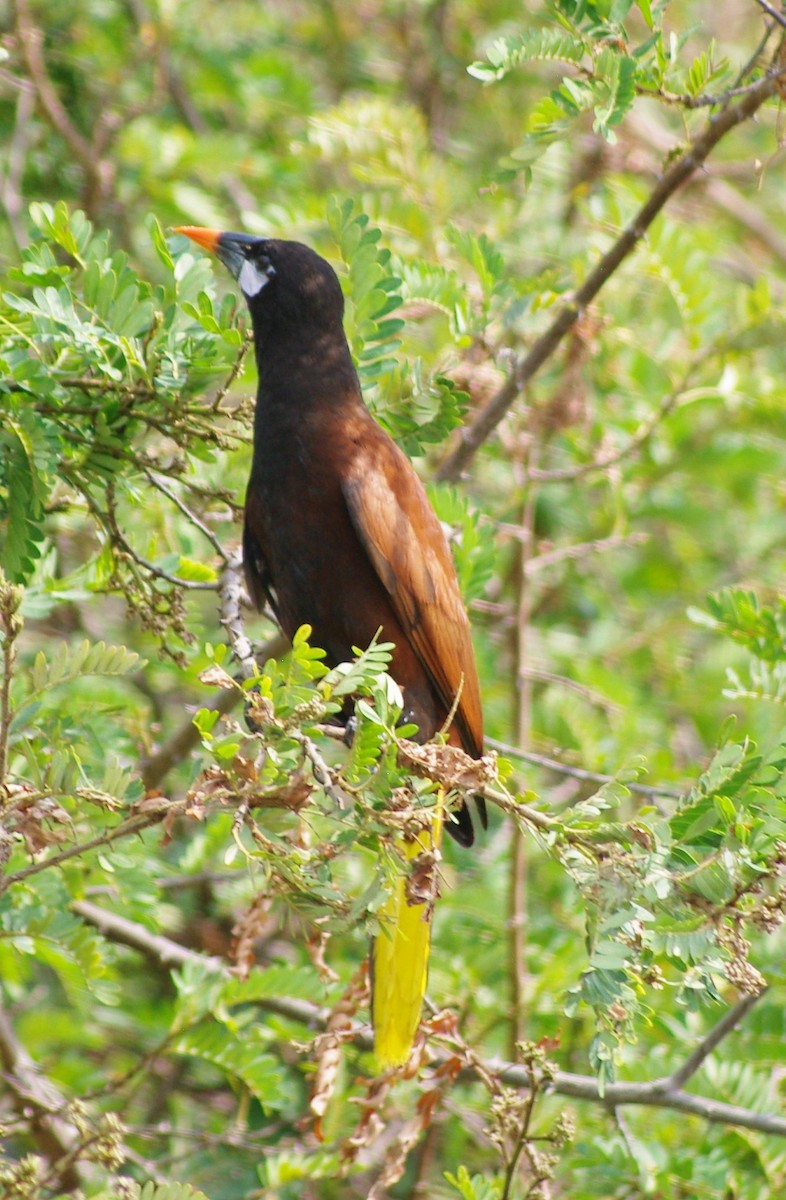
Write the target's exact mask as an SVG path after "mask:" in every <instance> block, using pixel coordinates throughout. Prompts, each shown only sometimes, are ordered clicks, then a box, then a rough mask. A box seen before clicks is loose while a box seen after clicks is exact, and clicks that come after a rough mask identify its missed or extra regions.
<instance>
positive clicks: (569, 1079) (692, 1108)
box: [71, 900, 786, 1138]
mask: <svg viewBox="0 0 786 1200" xmlns="http://www.w3.org/2000/svg"><path fill="white" fill-rule="evenodd" d="M71 907H72V909H73V911H74V912H76V913H79V915H80V916H81V917H82V918H83V919H84V920H86V921H88V923H89V924H91V925H94V926H95V927H96V928H97V929H100V930H101V932H102V933H103V934H104V936H105V937H108V938H109V939H110V940H112V941H117V942H119V943H121V944H122V945H124V946H129V947H131V948H133V949H136V950H139V951H141V952H142V953H143V954H146V955H148V956H152V957H154V958H158V961H160V962H161V963H163V964H164V965H167V966H182V965H184V964H185V963H189V962H199V963H202V964H207V965H208V966H209V967H211V968H214V969H215V970H216V972H217V974H219V975H226V976H227V978H228V977H229V974H230V971H229V966H228V964H227V963H225V962H223V961H222V960H221V959H217V958H215V957H208V956H207V955H204V954H199V953H197V951H195V950H189V949H187V948H186V947H185V946H179V945H178V944H177V943H176V942H172V941H170V939H169V938H166V937H163V936H162V935H160V934H152V933H150V932H149V931H148V930H147V929H145V928H144V927H143V926H141V925H137V924H136V922H134V921H129V920H127V919H126V918H125V917H120V916H117V915H116V914H115V913H111V912H107V911H106V910H105V909H101V908H99V907H98V906H97V905H95V904H91V903H90V902H89V901H86V900H77V901H74V903H73V904H72V906H71ZM761 995H763V993H759V994H758V995H756V996H744V997H743V998H742V999H741V1000H740V1001H738V1003H737V1004H735V1005H734V1006H733V1007H732V1008H730V1009H729V1010H728V1012H727V1013H725V1014H724V1016H723V1017H722V1018H721V1020H720V1021H719V1022H718V1023H717V1025H715V1026H714V1027H713V1029H711V1030H710V1032H709V1033H708V1034H707V1036H706V1037H705V1038H704V1039H703V1040H702V1042H701V1043H700V1044H699V1046H698V1047H697V1048H696V1049H695V1050H694V1051H693V1053H692V1054H691V1055H690V1057H689V1058H688V1059H687V1060H686V1062H685V1063H684V1064H683V1066H682V1067H680V1068H678V1070H676V1071H675V1072H674V1073H673V1074H672V1075H670V1076H666V1077H664V1078H660V1079H653V1080H647V1081H644V1082H630V1083H627V1082H626V1083H607V1084H606V1086H605V1088H604V1089H603V1090H602V1091H601V1090H600V1088H599V1085H598V1081H597V1079H596V1078H595V1077H594V1076H592V1075H577V1074H575V1073H574V1072H572V1071H556V1072H555V1075H554V1080H553V1083H552V1084H551V1085H550V1088H549V1090H550V1091H553V1092H556V1093H557V1094H558V1095H561V1096H572V1097H573V1098H574V1099H576V1100H586V1101H589V1102H591V1103H596V1104H601V1105H603V1107H604V1108H607V1109H610V1110H612V1111H613V1110H614V1109H615V1108H618V1107H620V1106H621V1105H626V1104H632V1105H639V1106H645V1107H650V1108H667V1109H672V1110H674V1111H676V1112H684V1113H688V1114H690V1115H691V1116H696V1117H702V1118H703V1119H704V1120H705V1121H708V1122H709V1123H710V1124H721V1125H736V1126H738V1127H740V1128H742V1129H754V1130H757V1131H758V1132H760V1133H768V1134H772V1135H774V1136H775V1137H783V1138H786V1118H785V1117H779V1116H776V1115H775V1114H773V1113H759V1112H753V1111H752V1110H751V1109H747V1108H742V1107H741V1106H740V1105H737V1104H725V1103H723V1102H722V1101H720V1100H711V1099H708V1098H707V1097H705V1096H695V1095H693V1094H692V1093H690V1092H686V1091H684V1090H683V1089H682V1087H681V1084H682V1083H684V1082H685V1081H686V1080H687V1079H688V1078H689V1077H690V1076H691V1075H693V1074H695V1072H696V1071H697V1070H698V1069H699V1067H700V1066H701V1064H702V1063H703V1062H704V1060H705V1059H706V1058H707V1056H708V1055H709V1054H710V1053H711V1052H712V1051H713V1050H714V1049H716V1048H717V1046H718V1045H719V1044H720V1042H721V1041H722V1040H723V1039H724V1038H725V1037H726V1036H727V1035H728V1034H729V1033H730V1032H731V1030H732V1029H733V1028H734V1026H735V1025H737V1024H738V1023H739V1022H740V1021H741V1020H742V1018H743V1017H744V1016H745V1015H746V1013H747V1012H748V1011H749V1010H750V1009H751V1008H752V1006H753V1005H754V1004H755V1003H756V1001H757V1000H758V999H760V997H761ZM256 1003H257V1004H258V1005H259V1007H260V1008H261V1009H263V1010H265V1011H267V1012H273V1013H276V1014H277V1015H278V1016H282V1017H287V1018H289V1019H290V1020H293V1021H299V1022H301V1023H302V1024H304V1025H307V1026H308V1027H309V1028H311V1029H324V1028H325V1026H326V1024H327V1017H328V1010H327V1009H324V1008H321V1007H320V1006H319V1005H317V1004H313V1003H312V1002H311V1001H308V1000H300V999H297V998H294V997H287V996H265V997H261V998H259V999H258V1000H257V1001H256ZM352 1043H353V1045H355V1046H357V1047H358V1048H359V1049H361V1050H370V1049H371V1048H372V1037H371V1033H370V1031H369V1029H368V1027H367V1026H363V1025H356V1026H355V1027H354V1029H353V1033H352ZM448 1057H449V1056H448V1055H439V1054H437V1055H436V1059H437V1062H443V1061H447V1058H448ZM464 1074H465V1075H478V1074H485V1075H486V1076H487V1077H488V1076H489V1075H490V1076H493V1077H496V1078H497V1079H499V1081H500V1083H503V1084H506V1085H507V1086H509V1087H517V1088H522V1089H527V1088H528V1087H529V1082H530V1075H529V1072H528V1070H527V1068H526V1067H525V1066H522V1065H520V1064H518V1063H511V1062H507V1061H505V1060H503V1059H490V1060H485V1061H483V1062H480V1061H479V1063H478V1066H477V1067H472V1066H469V1067H467V1069H466V1071H465V1072H464Z"/></svg>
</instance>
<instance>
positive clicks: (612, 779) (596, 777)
mask: <svg viewBox="0 0 786 1200" xmlns="http://www.w3.org/2000/svg"><path fill="white" fill-rule="evenodd" d="M486 745H487V746H488V747H489V748H490V749H491V750H497V751H498V752H499V753H500V754H505V755H510V757H511V758H521V759H523V760H524V761H525V762H530V763H532V764H533V765H534V766H536V767H545V769H546V770H547V771H554V772H555V773H556V774H557V775H569V776H570V777H571V778H572V779H583V780H586V782H587V783H600V784H604V783H616V782H620V780H619V779H618V777H617V776H616V775H604V774H602V773H601V772H599V771H588V770H587V769H586V767H574V766H571V764H570V763H564V762H560V761H559V759H557V758H547V757H546V755H545V754H536V753H535V751H534V750H521V749H519V747H518V746H511V745H510V744H509V743H508V742H500V741H498V740H497V739H496V738H490V737H487V738H486ZM623 782H624V786H625V787H626V788H628V789H629V790H630V791H631V792H638V793H639V794H640V795H642V796H673V797H674V799H675V800H679V798H680V796H682V795H683V793H682V792H681V791H679V790H678V789H677V788H672V787H667V786H665V785H655V784H649V783H636V782H635V781H633V780H630V781H629V780H624V781H623Z"/></svg>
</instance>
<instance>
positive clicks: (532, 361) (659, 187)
mask: <svg viewBox="0 0 786 1200" xmlns="http://www.w3.org/2000/svg"><path fill="white" fill-rule="evenodd" d="M784 71H786V68H783V67H779V68H778V69H777V70H775V71H771V72H768V74H767V75H765V76H764V77H763V78H762V79H759V80H757V81H756V83H755V84H753V85H752V86H751V88H750V90H749V91H748V92H747V94H746V95H745V96H744V97H743V98H742V100H740V101H739V102H738V103H737V104H734V105H729V106H728V107H726V108H724V109H722V110H721V111H720V112H719V113H716V114H714V115H713V116H711V117H710V118H709V119H708V121H707V123H706V125H705V127H704V129H703V131H702V132H701V133H700V134H699V135H698V136H697V137H695V138H694V139H693V141H692V142H691V143H690V145H689V146H688V149H687V150H686V151H685V153H684V154H682V155H680V157H679V158H677V159H676V160H675V161H674V162H673V163H672V164H671V165H670V166H669V167H668V168H667V170H666V171H665V172H664V173H663V175H662V176H661V177H660V179H659V180H658V182H657V183H656V185H655V187H654V188H653V190H652V192H651V193H650V196H649V198H648V199H647V200H646V201H645V202H644V204H643V205H642V206H641V208H640V209H639V211H638V213H637V214H636V216H635V217H634V218H633V220H632V221H631V222H630V223H629V224H628V225H627V226H626V228H625V229H624V230H623V231H622V233H621V234H620V236H619V237H618V238H617V240H616V241H615V242H614V244H613V246H612V247H611V248H610V249H609V250H608V251H607V252H606V254H604V255H603V257H602V258H601V260H600V262H598V264H597V265H596V266H595V268H594V269H593V270H592V271H590V273H589V275H588V276H587V278H586V280H585V281H584V283H583V284H582V285H581V287H580V288H578V289H577V291H576V292H575V294H574V296H573V299H572V301H571V302H569V303H568V304H566V305H565V307H563V308H562V309H561V311H560V312H559V313H558V314H557V316H556V318H555V319H554V321H552V323H551V325H550V326H549V327H548V329H547V330H546V331H545V332H544V333H542V334H541V335H540V337H539V338H537V339H536V341H535V342H534V343H533V345H532V347H531V349H530V351H529V353H528V354H527V355H526V356H525V357H524V358H523V359H519V360H518V361H517V362H516V363H515V364H514V367H513V370H512V371H511V373H510V375H509V376H508V378H507V380H506V381H505V383H504V384H503V385H502V387H501V388H500V389H499V391H498V392H497V393H496V395H495V396H493V397H492V398H491V400H490V401H489V402H488V404H486V406H485V407H484V408H482V409H481V410H480V412H479V413H478V414H477V416H476V417H475V419H474V421H473V422H472V424H471V425H469V426H468V427H467V428H466V429H464V430H462V432H461V440H460V442H459V444H458V445H457V446H456V447H455V449H454V450H453V451H452V452H451V453H450V454H449V455H448V456H447V458H445V459H444V461H443V462H442V465H441V466H440V468H439V470H438V471H437V472H436V477H437V479H440V480H455V479H457V478H458V477H459V476H460V475H461V473H462V472H463V471H464V470H465V469H466V468H467V466H468V465H469V463H470V462H471V461H472V459H473V458H474V456H475V454H476V453H477V451H478V450H479V449H480V447H481V446H482V445H483V443H484V442H485V441H486V440H487V439H488V438H489V437H490V436H491V434H492V433H493V432H494V430H495V429H496V427H497V425H499V423H500V421H501V420H502V418H503V417H504V416H505V414H506V413H507V411H508V409H509V408H510V407H511V405H512V404H513V403H514V401H515V400H516V399H517V398H518V396H520V395H521V393H522V391H523V390H524V389H525V388H526V387H527V386H528V384H529V383H530V381H531V380H532V379H533V377H534V376H535V375H536V374H537V372H538V371H539V370H540V368H541V367H542V366H543V365H544V363H546V362H547V361H548V360H549V359H550V358H551V356H552V355H553V354H554V352H555V351H556V350H557V348H558V347H559V346H560V344H561V343H562V341H563V339H564V338H565V336H566V334H568V333H569V332H570V330H571V329H572V328H573V326H574V325H575V324H576V322H577V321H578V320H579V318H580V317H581V316H582V314H583V313H584V312H585V310H586V308H587V306H588V305H589V304H590V303H591V302H592V301H593V300H594V299H595V297H596V296H597V294H598V293H599V292H600V291H601V289H602V288H603V286H604V285H605V284H606V283H607V282H608V281H609V279H611V277H612V276H613V275H614V273H615V271H616V270H617V269H618V267H619V266H620V265H621V263H623V262H624V261H625V259H626V258H627V257H628V256H629V255H630V254H631V253H632V251H633V250H634V249H635V248H636V247H637V246H638V244H639V242H640V241H641V240H642V238H643V237H644V235H645V233H646V232H647V230H648V229H649V227H650V225H651V224H652V222H653V221H654V220H655V218H656V217H657V216H658V214H659V213H660V212H661V210H662V209H663V208H664V206H665V205H666V204H667V202H668V201H669V200H670V199H671V197H672V196H673V195H674V193H675V192H676V191H677V190H678V189H679V188H680V187H681V186H682V184H683V183H685V182H686V180H688V179H690V177H691V176H692V175H693V174H695V172H696V171H697V170H699V168H700V167H702V166H703V164H704V162H705V160H706V159H707V157H708V156H709V155H710V154H711V152H712V151H713V150H714V148H715V146H717V144H718V142H720V141H721V139H722V138H724V137H725V136H726V134H728V133H729V132H730V131H731V130H732V129H735V128H736V126H737V125H739V124H741V123H742V122H743V121H747V120H749V119H750V118H751V117H752V116H753V115H754V114H755V113H756V112H757V111H758V109H760V108H761V106H762V105H763V104H764V103H765V102H766V101H767V100H769V99H770V98H771V97H772V96H773V95H774V94H775V93H776V91H777V89H778V85H779V81H780V79H781V78H782V77H783V74H784Z"/></svg>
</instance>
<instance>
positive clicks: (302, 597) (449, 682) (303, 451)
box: [176, 225, 487, 1068]
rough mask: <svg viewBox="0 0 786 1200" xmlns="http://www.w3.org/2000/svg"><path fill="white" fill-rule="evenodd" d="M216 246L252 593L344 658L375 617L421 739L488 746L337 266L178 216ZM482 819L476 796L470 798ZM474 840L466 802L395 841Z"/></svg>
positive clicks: (417, 982)
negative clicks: (245, 322) (235, 318)
mask: <svg viewBox="0 0 786 1200" xmlns="http://www.w3.org/2000/svg"><path fill="white" fill-rule="evenodd" d="M176 232H177V233H181V234H184V235H185V236H186V237H188V238H190V239H191V240H192V241H193V242H195V243H196V244H197V245H199V246H200V247H202V248H203V249H205V250H207V251H208V252H210V253H211V254H213V255H215V256H216V257H217V258H218V259H219V260H220V261H221V262H222V263H223V264H224V266H225V267H226V268H227V269H228V270H229V272H230V274H231V275H232V277H233V278H234V280H235V281H236V283H237V284H238V286H239V288H240V290H241V292H242V293H243V296H244V298H245V301H246V303H247V306H248V310H249V313H250V316H251V324H252V331H253V340H254V351H255V357H256V364H257V374H258V391H257V400H256V409H255V415H254V433H253V455H252V463H251V473H250V477H249V481H248V487H247V491H246V498H245V513H244V524H243V563H244V571H245V577H246V582H247V586H248V590H249V593H250V595H251V597H252V599H253V601H254V603H255V604H256V606H257V607H258V608H259V609H262V608H263V607H264V606H265V605H266V604H267V605H269V606H270V607H271V608H272V610H273V613H274V614H275V616H276V619H277V620H278V622H279V624H280V626H281V628H282V630H283V632H284V633H285V634H286V635H287V636H288V637H289V638H291V637H292V636H293V635H294V634H295V632H296V630H298V629H299V628H300V627H301V626H302V625H310V626H311V629H312V637H313V641H314V643H315V644H316V645H318V646H320V647H321V648H322V649H323V650H324V651H325V654H326V662H327V664H328V665H329V666H335V665H337V664H338V663H340V662H346V661H348V660H351V659H352V658H353V656H354V654H353V647H356V646H360V647H363V646H367V645H369V644H370V643H371V641H372V639H373V638H374V637H375V635H377V634H378V632H379V631H380V630H381V631H382V634H381V636H382V637H383V638H384V639H385V641H387V642H392V643H394V649H393V651H392V659H391V662H390V665H389V668H388V671H389V674H390V675H391V676H392V678H393V679H394V680H395V681H396V682H397V683H398V685H399V687H400V689H401V691H402V695H403V700H404V709H403V712H402V717H401V720H402V722H406V723H410V722H413V723H414V724H416V725H417V727H418V733H417V735H416V737H417V740H419V741H423V742H425V741H427V740H429V739H431V738H433V737H434V735H435V734H437V733H439V732H440V731H441V730H443V728H444V727H446V726H447V731H446V736H447V742H448V744H450V745H454V746H459V747H460V748H462V749H463V750H464V751H465V752H466V753H467V754H468V755H470V756H471V757H473V758H475V759H478V758H480V757H481V756H482V754H483V715H482V709H481V700H480V686H479V681H478V672H477V667H476V662H475V655H474V651H473V646H472V636H471V630H470V624H469V619H468V616H467V611H466V609H465V607H464V603H463V600H462V597H461V592H460V589H459V584H458V580H457V577H456V571H455V568H454V565H453V560H452V556H451V552H450V547H449V545H448V541H447V538H446V535H445V532H444V530H443V528H442V525H441V523H440V521H439V520H438V518H437V516H436V514H435V512H434V510H433V508H432V507H431V505H430V503H429V501H428V498H427V496H426V493H425V490H424V488H423V485H422V483H421V481H420V478H419V477H418V475H417V473H416V471H415V469H414V467H413V465H412V463H411V462H410V460H409V459H408V458H407V456H406V455H405V454H404V452H403V451H402V450H401V449H400V447H399V446H397V445H396V443H395V442H394V441H393V439H392V438H391V437H390V436H389V434H388V433H387V432H386V431H385V430H384V429H383V428H382V426H381V425H379V424H378V422H377V421H376V420H375V419H374V417H373V416H372V414H371V412H370V411H369V409H368V407H367V406H366V404H365V402H364V399H363V395H362V392H361V386H360V381H359V378H358V374H357V371H356V369H355V365H354V363H353V360H352V355H351V352H350V348H349V345H348V342H347V338H346V333H345V330H344V324H343V317H344V296H343V293H342V290H341V285H340V283H339V279H338V276H337V275H336V272H335V271H334V270H333V268H332V266H331V265H330V264H329V263H328V262H327V261H326V260H325V259H324V258H322V257H321V256H320V255H319V254H317V253H316V251H315V250H313V249H312V248H311V247H309V246H307V245H305V244H303V243H302V242H297V241H287V240H282V239H279V238H268V237H258V236H253V235H249V234H245V233H231V232H227V231H222V230H216V229H206V228H202V227H199V226H192V225H183V226H178V227H177V229H176ZM476 803H477V806H478V814H479V816H480V820H481V823H482V825H483V826H484V828H485V826H486V823H487V820H486V809H485V805H484V802H483V800H482V798H481V797H478V798H476ZM443 825H444V827H445V828H446V829H447V831H448V833H450V834H451V835H452V836H453V838H454V839H455V840H456V841H457V842H458V843H459V844H460V845H461V846H465V847H468V846H471V845H472V843H473V840H474V830H473V823H472V817H471V815H470V813H469V810H468V808H467V806H466V804H464V803H462V804H461V805H460V806H459V807H457V808H453V809H451V810H450V811H445V810H444V809H443V808H442V807H441V806H440V805H437V806H436V808H435V813H434V817H433V822H432V825H431V828H430V829H428V830H425V831H423V832H421V833H420V834H418V835H417V836H416V837H413V838H410V839H409V840H407V841H405V842H404V844H403V846H402V853H403V857H404V858H405V860H406V861H408V862H409V861H411V860H413V859H415V858H416V857H417V856H418V855H420V854H421V853H422V852H424V851H425V852H431V853H433V852H434V851H438V848H439V843H440V836H441V829H442V826H443ZM406 893H407V889H406V883H405V879H404V878H403V876H402V877H401V878H400V879H399V880H398V884H397V886H396V887H395V888H394V891H393V894H392V895H391V896H390V898H389V900H388V902H387V904H386V905H385V906H384V908H383V909H382V910H381V912H380V918H381V921H382V923H383V929H382V932H381V933H380V934H378V935H377V937H376V939H375V942H374V945H373V948H372V956H371V975H372V1026H373V1029H374V1043H375V1053H376V1057H377V1061H378V1062H379V1063H380V1065H381V1066H382V1067H383V1068H388V1067H399V1066H402V1065H404V1063H406V1062H407V1061H408V1058H409V1056H410V1052H411V1049H412V1046H413V1043H414V1040H415V1036H416V1033H417V1029H418V1026H419V1023H420V1015H421V1008H422V1001H423V997H424V995H425V988H426V978H427V969H428V958H429V951H430V909H431V906H430V905H426V904H421V903H417V902H416V903H414V904H413V903H411V896H410V897H408V896H407V894H406Z"/></svg>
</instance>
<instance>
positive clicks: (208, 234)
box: [175, 225, 221, 254]
mask: <svg viewBox="0 0 786 1200" xmlns="http://www.w3.org/2000/svg"><path fill="white" fill-rule="evenodd" d="M175 233H184V234H185V236H186V237H188V238H191V241H192V242H196V244H197V245H198V246H203V247H204V249H205V250H209V251H210V253H211V254H215V253H216V252H217V249H218V239H219V238H220V237H221V231H220V230H219V229H203V228H202V227H201V226H200V225H176V226H175Z"/></svg>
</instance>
